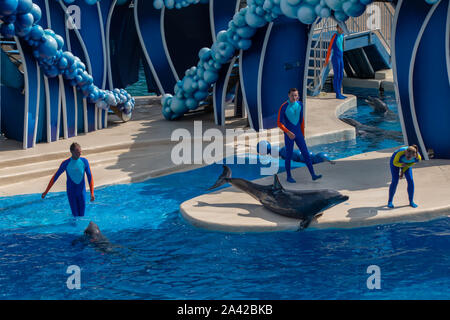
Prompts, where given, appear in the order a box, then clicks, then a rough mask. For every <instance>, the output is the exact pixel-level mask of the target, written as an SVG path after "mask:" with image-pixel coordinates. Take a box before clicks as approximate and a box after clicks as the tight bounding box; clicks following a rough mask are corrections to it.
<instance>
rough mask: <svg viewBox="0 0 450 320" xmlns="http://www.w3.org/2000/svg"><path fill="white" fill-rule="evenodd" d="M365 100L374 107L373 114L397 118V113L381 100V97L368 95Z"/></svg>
mask: <svg viewBox="0 0 450 320" xmlns="http://www.w3.org/2000/svg"><path fill="white" fill-rule="evenodd" d="M364 101H365V102H366V103H367V104H368V105H369V106H371V107H372V108H373V112H372V114H378V115H382V116H384V117H389V118H392V119H396V118H397V114H396V113H395V112H393V111H392V110H391V109H389V107H388V105H387V104H386V103H384V102H383V101H381V99H380V98H377V97H367V99H365V100H364Z"/></svg>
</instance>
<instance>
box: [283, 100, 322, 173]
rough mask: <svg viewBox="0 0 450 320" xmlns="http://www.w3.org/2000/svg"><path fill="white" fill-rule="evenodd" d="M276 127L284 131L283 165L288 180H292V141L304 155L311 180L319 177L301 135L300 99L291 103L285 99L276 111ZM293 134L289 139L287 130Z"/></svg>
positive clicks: (301, 109)
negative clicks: (284, 149) (293, 137)
mask: <svg viewBox="0 0 450 320" xmlns="http://www.w3.org/2000/svg"><path fill="white" fill-rule="evenodd" d="M278 127H279V128H280V129H281V130H283V131H284V144H285V147H286V155H285V166H286V173H287V178H288V180H291V181H294V180H293V179H292V175H291V159H292V154H293V150H294V141H295V143H296V144H297V146H298V148H299V149H300V151H301V153H302V154H303V155H304V156H303V157H304V160H305V164H306V166H307V167H308V170H309V173H310V174H311V176H312V178H313V180H315V179H317V178H320V176H316V174H315V173H314V168H313V165H312V161H311V157H310V156H309V151H308V148H307V146H306V143H305V138H304V136H303V131H304V122H303V106H302V103H301V102H300V101H297V102H294V103H291V102H289V101H286V102H285V103H283V104H282V105H281V107H280V109H279V111H278ZM289 131H290V132H292V133H293V134H295V139H294V140H291V139H290V138H289V136H288V135H287V132H289Z"/></svg>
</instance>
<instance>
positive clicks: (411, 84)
mask: <svg viewBox="0 0 450 320" xmlns="http://www.w3.org/2000/svg"><path fill="white" fill-rule="evenodd" d="M441 1H442V0H439V1H438V2H436V3H435V4H434V5H433V6H432V7H431V9H430V11H429V12H428V14H427V16H426V18H425V21H424V22H423V24H422V26H421V27H420V31H419V34H418V36H417V39H416V42H415V44H414V48H413V52H412V56H411V63H410V65H409V79H408V91H409V100H410V104H411V116H412V120H413V124H414V129H415V131H416V135H417V139H418V140H419V147H420V149H421V151H422V154H423V157H424V158H425V160H429V158H428V152H427V149H426V147H425V143H424V142H423V138H422V133H421V132H420V127H419V122H418V121H417V114H416V105H415V102H414V91H413V90H414V66H415V64H416V58H417V51H418V50H419V46H420V43H421V41H422V37H423V34H424V32H425V29H426V28H427V26H428V23H429V22H430V20H431V17H432V16H433V14H434V12H435V11H436V8H437V7H438V6H439V5H440V4H441Z"/></svg>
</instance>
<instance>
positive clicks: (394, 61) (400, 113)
mask: <svg viewBox="0 0 450 320" xmlns="http://www.w3.org/2000/svg"><path fill="white" fill-rule="evenodd" d="M402 5H403V0H399V2H398V3H397V6H396V8H395V15H394V22H393V27H392V35H391V57H393V59H392V72H393V74H394V88H395V97H396V98H395V99H396V100H397V108H398V116H399V118H400V125H401V127H402V132H403V140H404V142H405V144H406V145H409V142H408V134H407V132H406V126H405V120H404V118H403V109H402V104H401V101H400V90H399V88H398V74H397V55H396V52H395V35H396V33H397V24H398V17H399V15H400V10H401V7H402Z"/></svg>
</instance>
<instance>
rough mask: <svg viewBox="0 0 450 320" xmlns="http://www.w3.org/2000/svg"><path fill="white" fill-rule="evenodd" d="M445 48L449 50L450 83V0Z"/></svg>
mask: <svg viewBox="0 0 450 320" xmlns="http://www.w3.org/2000/svg"><path fill="white" fill-rule="evenodd" d="M445 50H446V52H447V54H446V57H447V74H448V83H449V85H450V1H449V2H448V10H447V31H446V35H445Z"/></svg>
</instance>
